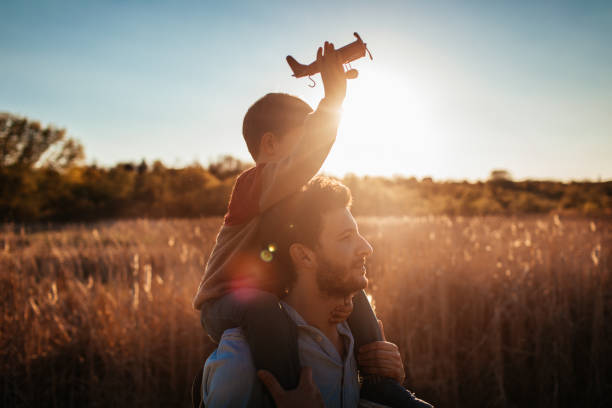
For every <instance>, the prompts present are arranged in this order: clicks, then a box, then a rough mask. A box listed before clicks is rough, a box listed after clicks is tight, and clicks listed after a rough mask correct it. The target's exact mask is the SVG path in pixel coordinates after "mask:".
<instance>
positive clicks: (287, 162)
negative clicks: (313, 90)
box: [259, 99, 340, 212]
mask: <svg viewBox="0 0 612 408" xmlns="http://www.w3.org/2000/svg"><path fill="white" fill-rule="evenodd" d="M339 122H340V112H339V110H338V108H336V107H334V105H333V104H332V103H330V102H329V101H327V100H326V99H323V100H321V102H320V103H319V107H318V108H317V110H316V111H315V112H314V113H312V114H310V115H309V116H308V118H306V120H305V122H304V133H303V136H302V139H301V140H300V142H299V143H298V145H297V146H296V148H295V150H294V151H293V152H292V153H291V154H290V155H289V156H288V157H287V158H285V159H283V160H281V161H279V162H275V163H267V164H266V166H265V167H264V169H263V174H262V187H261V196H260V199H259V210H260V211H261V212H263V211H265V210H267V209H268V208H270V207H271V206H273V205H274V204H276V203H277V202H279V201H280V200H282V199H283V198H285V197H287V196H288V195H289V194H291V193H294V192H296V191H298V189H299V188H300V187H301V186H303V185H304V184H306V182H308V180H310V179H311V178H312V177H313V176H314V175H315V174H317V172H318V171H319V169H320V168H321V166H322V165H323V162H324V161H325V158H326V157H327V155H328V154H329V151H330V150H331V148H332V146H333V144H334V142H335V140H336V133H337V132H338V124H339Z"/></svg>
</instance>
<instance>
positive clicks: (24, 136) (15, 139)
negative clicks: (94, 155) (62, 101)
mask: <svg viewBox="0 0 612 408" xmlns="http://www.w3.org/2000/svg"><path fill="white" fill-rule="evenodd" d="M65 136H66V130H65V129H57V128H55V127H53V126H47V127H45V128H43V127H42V126H41V125H40V123H39V122H36V121H31V120H29V119H27V118H24V117H19V116H16V115H13V114H10V113H6V112H0V168H7V167H15V168H20V169H31V168H34V167H39V166H40V167H48V168H52V169H56V170H60V169H65V168H68V167H71V166H72V165H74V164H75V163H77V162H78V161H80V160H82V159H83V158H84V153H83V146H82V145H81V144H80V143H79V142H77V141H76V140H74V139H71V138H66V137H65Z"/></svg>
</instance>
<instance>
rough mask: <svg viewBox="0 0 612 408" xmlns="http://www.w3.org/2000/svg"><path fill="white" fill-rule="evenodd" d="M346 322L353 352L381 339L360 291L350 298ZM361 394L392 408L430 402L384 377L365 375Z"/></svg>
mask: <svg viewBox="0 0 612 408" xmlns="http://www.w3.org/2000/svg"><path fill="white" fill-rule="evenodd" d="M348 324H349V326H350V328H351V332H352V333H353V338H354V339H355V354H357V353H358V350H359V347H361V346H364V345H366V344H369V343H373V342H375V341H382V340H383V338H382V333H381V331H380V326H379V325H378V319H376V315H375V314H374V311H373V310H372V307H371V306H370V302H368V298H367V296H366V294H365V291H363V290H362V291H361V292H359V293H358V294H357V295H355V297H354V298H353V313H351V315H350V316H349V318H348ZM361 397H362V398H364V399H367V400H369V401H372V402H377V403H379V404H383V405H388V406H390V407H393V408H397V407H410V408H417V407H418V408H427V407H430V408H431V405H430V404H428V403H427V402H425V401H422V400H420V399H418V398H416V397H415V396H414V395H413V394H412V393H411V392H410V391H408V390H407V389H405V388H404V387H403V386H402V385H401V384H400V383H398V382H397V381H395V380H393V379H391V378H386V377H378V376H366V377H365V378H364V381H363V385H362V387H361Z"/></svg>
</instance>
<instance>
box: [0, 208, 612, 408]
mask: <svg viewBox="0 0 612 408" xmlns="http://www.w3.org/2000/svg"><path fill="white" fill-rule="evenodd" d="M359 223H360V228H361V229H362V231H363V232H364V234H365V235H366V236H367V237H368V239H369V240H370V241H371V242H372V244H373V246H374V248H375V253H374V256H373V257H372V259H371V261H370V262H369V264H370V265H369V272H368V273H369V276H370V278H371V279H370V281H371V286H370V291H371V293H372V294H373V297H374V301H375V305H376V308H377V311H378V313H379V315H380V317H382V319H383V322H384V324H385V331H386V333H387V336H388V337H389V338H390V339H391V340H392V341H394V342H396V343H397V344H398V345H399V346H400V348H401V350H402V352H403V356H404V360H405V366H406V371H407V377H408V379H407V384H408V385H409V387H410V388H411V389H413V390H414V391H416V392H417V393H418V394H419V395H421V396H423V397H425V398H426V399H428V400H430V401H432V402H434V403H436V404H437V405H438V406H445V407H467V406H473V407H481V406H491V407H506V406H507V407H519V406H520V407H525V406H534V407H535V406H538V407H569V406H606V405H607V404H610V403H611V401H612V400H611V398H610V395H611V392H612V380H611V379H612V353H611V351H612V331H611V328H610V327H611V326H610V324H609V323H608V322H609V321H610V317H611V311H612V283H611V280H610V264H609V263H610V244H611V243H612V222H610V220H605V219H599V220H596V219H593V220H591V219H563V218H561V219H559V218H558V217H552V216H551V217H540V218H527V217H519V218H503V217H491V218H452V219H451V218H447V217H424V218H364V219H360V220H359ZM219 224H220V219H201V220H191V221H187V220H180V221H178V220H160V221H146V220H139V221H120V222H114V223H96V224H91V225H66V226H62V227H58V228H52V229H49V230H38V231H35V230H23V229H19V228H15V226H12V225H7V226H5V227H4V232H3V233H2V234H1V235H0V291H1V292H0V293H2V298H1V300H0V307H1V309H0V327H1V335H0V344H1V349H0V350H1V351H0V378H1V385H0V387H1V388H0V389H1V390H2V397H1V399H0V404H1V405H2V406H17V407H24V406H35V405H36V406H41V405H42V406H62V407H64V406H84V405H88V406H101V407H102V406H187V405H189V388H190V385H191V380H192V376H193V375H194V374H195V372H196V371H197V370H198V368H199V367H200V366H201V364H202V363H203V359H204V357H205V356H206V354H207V353H208V352H210V350H211V347H212V345H211V344H210V342H209V341H208V340H207V337H206V336H205V334H204V333H203V331H202V329H201V327H200V326H199V322H198V316H197V314H196V313H194V312H193V311H192V309H191V303H190V302H191V298H192V295H193V293H194V291H195V288H196V286H197V284H198V282H199V278H200V274H201V271H202V268H203V265H204V263H205V261H206V257H207V256H208V254H209V252H210V249H211V247H212V244H213V240H214V236H215V233H216V231H217V229H218V227H219Z"/></svg>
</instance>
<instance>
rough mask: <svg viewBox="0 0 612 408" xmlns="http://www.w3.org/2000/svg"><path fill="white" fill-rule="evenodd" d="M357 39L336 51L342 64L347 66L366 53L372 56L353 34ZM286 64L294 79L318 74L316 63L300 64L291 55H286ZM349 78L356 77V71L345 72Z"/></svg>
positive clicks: (356, 35)
mask: <svg viewBox="0 0 612 408" xmlns="http://www.w3.org/2000/svg"><path fill="white" fill-rule="evenodd" d="M353 34H354V35H355V37H357V39H356V40H355V41H353V42H352V43H350V44H347V45H345V46H344V47H342V48H340V49H338V50H336V52H338V53H339V54H340V58H341V59H342V63H343V64H348V63H350V62H351V61H355V60H356V59H359V58H361V57H364V56H365V54H366V51H367V52H368V55H369V56H370V59H372V54H370V50H368V48H367V47H366V44H365V43H364V42H363V40H362V39H361V37H359V34H357V33H353ZM287 63H288V64H289V66H290V67H291V70H292V71H293V76H294V77H296V78H301V77H305V76H311V75H314V74H316V73H318V72H320V70H319V68H318V67H317V62H316V61H315V62H312V63H310V64H309V65H304V64H300V63H299V62H297V61H296V60H295V58H293V57H292V56H291V55H287ZM347 74H348V76H349V77H353V78H355V77H356V76H357V70H354V69H351V70H350V71H349V72H347Z"/></svg>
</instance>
